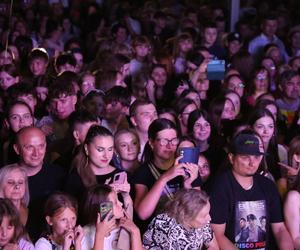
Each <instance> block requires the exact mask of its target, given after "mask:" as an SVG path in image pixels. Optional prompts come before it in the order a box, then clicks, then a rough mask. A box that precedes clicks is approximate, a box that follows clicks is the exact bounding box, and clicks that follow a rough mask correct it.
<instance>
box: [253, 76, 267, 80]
mask: <svg viewBox="0 0 300 250" xmlns="http://www.w3.org/2000/svg"><path fill="white" fill-rule="evenodd" d="M266 78H267V77H266V76H265V75H257V76H256V77H255V79H256V80H265V79H266Z"/></svg>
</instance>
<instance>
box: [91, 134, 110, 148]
mask: <svg viewBox="0 0 300 250" xmlns="http://www.w3.org/2000/svg"><path fill="white" fill-rule="evenodd" d="M92 141H93V143H94V144H97V145H101V146H105V145H104V144H106V146H109V147H111V146H112V145H113V144H114V140H113V138H112V136H109V135H105V136H101V135H98V136H96V137H94V139H93V140H92Z"/></svg>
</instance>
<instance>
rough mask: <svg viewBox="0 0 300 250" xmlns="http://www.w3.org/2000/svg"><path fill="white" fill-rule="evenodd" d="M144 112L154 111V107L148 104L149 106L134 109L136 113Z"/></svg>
mask: <svg viewBox="0 0 300 250" xmlns="http://www.w3.org/2000/svg"><path fill="white" fill-rule="evenodd" d="M146 111H156V108H155V106H154V105H153V104H152V103H150V104H146V105H140V106H138V107H137V108H136V112H137V113H138V112H146Z"/></svg>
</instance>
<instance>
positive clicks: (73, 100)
mask: <svg viewBox="0 0 300 250" xmlns="http://www.w3.org/2000/svg"><path fill="white" fill-rule="evenodd" d="M72 103H73V104H74V105H76V103H77V96H76V95H73V96H72Z"/></svg>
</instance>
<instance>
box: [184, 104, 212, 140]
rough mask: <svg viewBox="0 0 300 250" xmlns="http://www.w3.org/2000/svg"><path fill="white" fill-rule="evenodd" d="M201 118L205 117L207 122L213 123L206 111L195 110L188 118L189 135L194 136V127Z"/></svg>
mask: <svg viewBox="0 0 300 250" xmlns="http://www.w3.org/2000/svg"><path fill="white" fill-rule="evenodd" d="M201 117H203V118H204V119H205V120H206V121H208V122H209V123H211V121H210V117H209V116H208V114H207V112H206V111H205V110H198V109H196V110H194V111H193V112H191V113H190V115H189V118H188V124H187V129H188V133H189V134H190V135H191V136H192V135H193V130H194V125H195V123H196V121H197V120H198V119H199V118H201Z"/></svg>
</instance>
